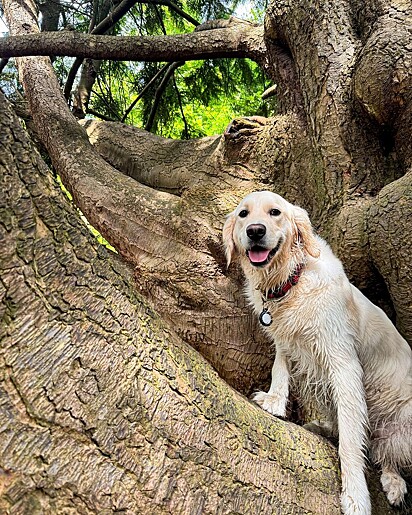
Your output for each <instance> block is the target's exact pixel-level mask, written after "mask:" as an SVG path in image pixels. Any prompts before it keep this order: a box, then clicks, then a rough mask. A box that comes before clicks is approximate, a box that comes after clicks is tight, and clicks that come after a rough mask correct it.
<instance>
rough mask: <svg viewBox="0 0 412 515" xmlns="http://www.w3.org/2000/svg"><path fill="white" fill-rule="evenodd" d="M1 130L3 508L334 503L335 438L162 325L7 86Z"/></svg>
mask: <svg viewBox="0 0 412 515" xmlns="http://www.w3.org/2000/svg"><path fill="white" fill-rule="evenodd" d="M0 134H1V135H2V137H1V138H0V155H1V159H0V188H1V191H2V192H3V196H2V204H1V207H0V209H1V213H2V215H3V216H1V217H0V236H1V238H2V242H4V243H5V244H3V245H1V246H0V272H1V273H0V278H1V279H0V313H1V319H0V334H1V336H2V345H1V347H0V420H1V424H0V472H1V476H0V478H1V482H0V486H1V488H0V511H1V512H2V513H33V509H34V510H35V512H37V511H38V510H39V509H40V510H41V511H42V512H46V513H67V512H68V511H69V512H71V513H115V512H119V511H123V512H125V513H136V514H137V513H153V514H159V515H160V514H166V513H194V512H195V511H198V510H199V506H200V507H202V510H204V512H205V513H221V514H224V515H228V514H230V513H234V512H236V513H246V512H247V513H249V514H250V515H260V514H262V513H270V512H272V509H273V507H274V506H276V509H281V510H282V511H285V512H290V510H293V511H296V510H298V512H306V513H318V514H320V513H322V514H323V515H338V514H339V483H340V480H339V466H338V460H337V452H336V449H335V448H334V447H333V446H332V445H331V444H330V443H328V442H327V441H325V440H324V439H321V438H319V437H317V436H315V435H313V434H311V433H309V432H307V431H305V430H304V429H302V428H300V427H298V426H295V425H293V424H290V423H288V422H284V421H281V420H278V419H275V418H273V417H271V416H270V415H269V414H267V413H265V412H264V411H263V410H261V409H260V408H258V407H256V406H254V405H252V404H251V403H250V402H248V401H247V400H246V399H245V398H244V397H243V396H241V395H240V394H239V393H237V392H235V391H234V390H233V389H231V388H230V387H229V386H228V385H227V384H226V383H224V382H223V381H222V380H221V379H220V378H219V377H218V375H217V374H216V372H215V371H213V370H212V368H211V367H210V365H208V364H207V363H206V361H205V360H203V359H202V358H201V356H200V355H199V354H198V353H197V352H196V351H194V350H193V349H192V348H190V347H189V346H187V345H185V344H184V342H182V341H181V340H180V339H179V338H177V337H176V334H175V333H174V332H171V331H170V330H168V329H167V327H165V325H164V324H163V323H162V321H161V320H160V319H159V317H158V316H157V315H156V314H155V313H154V312H153V310H152V308H151V306H150V305H148V303H147V302H146V301H144V300H143V299H141V298H140V297H139V296H138V295H136V292H135V291H134V288H133V287H132V286H131V285H132V284H133V275H132V271H131V270H130V269H129V268H128V267H126V266H125V265H124V264H122V263H121V262H119V261H118V260H117V259H116V257H115V256H113V255H112V256H111V255H109V253H108V252H105V251H104V249H101V248H98V246H97V244H96V242H95V241H94V240H93V238H92V237H91V235H90V234H88V232H87V231H85V229H84V227H83V226H82V224H81V222H80V220H79V218H78V216H77V215H76V212H75V210H74V208H73V206H71V205H69V204H68V202H67V201H66V199H65V198H63V194H62V192H61V190H60V189H59V188H58V187H57V185H56V184H55V183H53V181H52V179H51V174H50V172H49V170H48V169H47V168H46V166H45V165H44V163H43V162H42V161H41V159H40V157H39V155H38V154H37V152H36V151H35V150H34V148H33V147H32V145H31V143H30V141H28V139H27V137H26V136H25V134H24V132H23V130H22V128H21V126H19V122H18V120H17V119H16V117H15V116H14V115H13V113H12V111H11V109H10V107H9V106H8V105H7V104H6V102H5V100H4V97H3V96H1V97H0ZM6 215H7V216H6ZM319 507H321V508H320V509H319ZM245 510H247V511H245ZM381 513H385V512H381Z"/></svg>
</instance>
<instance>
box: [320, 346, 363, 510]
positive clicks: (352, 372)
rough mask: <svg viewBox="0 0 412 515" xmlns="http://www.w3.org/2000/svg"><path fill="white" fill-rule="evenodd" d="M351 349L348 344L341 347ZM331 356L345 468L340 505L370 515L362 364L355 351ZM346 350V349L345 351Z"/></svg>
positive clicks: (340, 446) (343, 508)
mask: <svg viewBox="0 0 412 515" xmlns="http://www.w3.org/2000/svg"><path fill="white" fill-rule="evenodd" d="M345 346H346V349H347V350H348V351H350V350H351V349H350V347H349V348H348V345H347V343H345V344H343V343H342V348H343V349H344V348H345ZM342 348H340V349H339V351H340V352H336V353H334V355H333V356H330V361H331V362H330V363H329V371H330V381H331V386H332V390H333V397H334V401H335V404H336V408H337V415H338V429H339V457H340V462H341V471H342V495H341V506H342V511H343V513H344V514H345V515H370V513H371V505H370V499H369V491H368V486H367V484H366V479H365V472H364V470H365V458H364V450H365V446H366V441H367V434H366V431H367V406H366V400H365V393H364V388H363V383H362V374H363V372H362V367H361V365H360V363H359V360H358V358H357V355H356V351H355V350H354V348H353V347H352V352H350V353H349V352H348V353H346V352H342ZM346 349H345V350H346Z"/></svg>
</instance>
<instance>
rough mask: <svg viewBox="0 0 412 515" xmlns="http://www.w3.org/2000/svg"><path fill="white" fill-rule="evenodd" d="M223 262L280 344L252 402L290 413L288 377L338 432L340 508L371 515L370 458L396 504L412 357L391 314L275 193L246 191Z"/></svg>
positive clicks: (408, 431)
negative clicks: (268, 378)
mask: <svg viewBox="0 0 412 515" xmlns="http://www.w3.org/2000/svg"><path fill="white" fill-rule="evenodd" d="M223 245H224V249H225V254H226V259H227V265H228V266H229V264H230V262H231V261H232V260H233V259H235V258H236V259H237V260H238V261H239V263H240V265H241V267H242V269H243V272H244V275H245V277H246V285H245V291H246V296H247V298H248V300H249V301H250V303H251V305H252V306H253V309H254V311H255V312H256V314H257V315H258V316H259V320H260V322H261V324H262V326H263V328H264V330H265V331H266V333H267V334H268V336H269V337H270V339H271V340H272V341H273V343H274V344H275V348H276V356H275V361H274V364H273V368H272V382H271V385H270V388H269V391H268V392H258V393H256V394H255V395H254V398H253V400H254V401H255V402H257V404H259V405H260V406H261V407H262V408H263V409H264V410H266V411H268V412H269V413H271V414H273V415H275V416H277V417H285V416H286V406H287V402H288V395H289V383H290V381H291V380H292V381H293V383H294V384H295V388H296V389H297V392H298V394H299V396H300V397H301V398H302V400H305V399H306V400H310V401H312V403H313V401H314V400H315V401H316V402H317V403H318V405H319V410H320V412H321V413H322V416H323V417H324V418H325V425H328V426H330V427H331V428H333V430H334V431H335V432H336V434H339V457H340V462H341V472H342V493H341V508H342V512H343V513H344V514H345V515H352V514H356V515H369V514H370V513H371V503H370V497H369V491H368V487H367V484H366V479H365V454H366V452H367V451H368V452H369V453H370V458H371V460H372V461H373V462H375V463H376V464H378V465H379V466H380V467H381V484H382V487H383V490H384V491H385V493H386V495H387V498H388V500H389V502H390V503H391V504H392V505H395V506H397V505H400V504H401V503H402V502H403V499H404V496H405V493H406V483H405V481H404V479H403V478H402V476H401V475H400V471H401V470H402V469H408V468H410V467H411V466H412V351H411V348H410V347H409V345H408V343H407V342H406V340H405V339H404V338H402V336H401V335H400V334H399V333H398V331H397V330H396V328H395V327H394V325H393V324H392V322H391V321H390V320H389V318H388V317H387V316H386V315H385V313H384V312H383V311H382V310H381V309H380V308H378V307H377V306H375V305H374V304H372V303H371V302H370V301H369V300H368V299H367V298H366V297H365V296H364V295H363V294H362V293H361V292H360V291H359V290H358V289H357V288H356V287H355V286H353V285H352V284H351V283H350V282H349V280H348V278H347V277H346V275H345V272H344V269H343V266H342V263H341V262H340V260H339V259H338V258H337V257H336V256H335V255H334V254H333V252H332V250H331V249H330V247H329V246H328V244H327V243H326V242H325V241H324V240H323V239H321V238H320V237H319V236H317V235H315V233H314V231H313V228H312V225H311V223H310V220H309V217H308V214H307V212H306V211H305V210H304V209H302V208H300V207H298V206H296V205H292V204H290V203H289V202H287V201H286V200H285V199H284V198H283V197H281V196H280V195H277V194H275V193H272V192H269V191H258V192H254V193H251V194H249V195H247V196H246V197H245V198H244V199H243V200H242V201H241V202H240V204H239V205H238V207H237V208H236V209H235V210H234V211H233V212H232V213H230V214H229V215H228V217H227V220H226V222H225V224H224V227H223Z"/></svg>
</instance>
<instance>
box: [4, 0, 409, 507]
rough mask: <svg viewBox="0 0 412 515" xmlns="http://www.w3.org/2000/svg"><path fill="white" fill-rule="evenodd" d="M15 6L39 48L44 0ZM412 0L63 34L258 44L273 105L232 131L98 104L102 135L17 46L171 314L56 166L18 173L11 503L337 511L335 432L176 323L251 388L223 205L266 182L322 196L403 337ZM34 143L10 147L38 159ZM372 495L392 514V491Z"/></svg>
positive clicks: (96, 197)
mask: <svg viewBox="0 0 412 515" xmlns="http://www.w3.org/2000/svg"><path fill="white" fill-rule="evenodd" d="M3 5H4V8H5V11H6V14H7V16H8V19H9V23H10V28H11V33H12V34H28V33H29V35H27V36H24V37H23V36H22V39H18V38H17V39H13V37H11V38H9V41H7V42H3V43H1V44H0V51H1V49H2V48H5V47H8V48H9V49H11V50H10V52H11V55H12V54H13V52H14V53H15V54H16V55H28V54H29V53H30V50H27V48H26V49H24V45H25V44H26V45H27V42H28V41H30V42H33V40H34V39H36V38H37V36H36V34H35V31H36V28H35V26H34V25H33V18H31V17H30V16H28V17H27V13H26V14H24V12H22V11H24V9H30V6H31V2H30V1H29V0H27V2H26V3H25V5H24V6H22V5H21V4H20V3H19V2H12V1H11V0H4V1H3ZM409 8H410V7H409V2H398V1H397V2H389V1H388V2H386V1H382V2H370V3H368V5H367V7H365V8H364V7H363V3H362V4H361V3H360V2H358V1H356V0H352V1H349V0H340V1H339V2H331V1H330V0H323V1H321V2H318V3H317V8H316V9H315V8H313V6H312V5H311V3H310V2H306V1H304V0H302V1H296V0H294V1H288V0H284V1H281V2H272V3H271V4H270V6H269V8H268V11H267V16H266V21H265V28H264V39H263V37H262V34H263V31H262V29H261V28H259V27H250V26H249V25H247V24H239V23H237V22H233V21H224V22H221V23H217V24H216V28H213V26H212V27H211V26H207V27H204V28H206V29H207V30H204V31H202V30H199V31H197V32H195V33H193V34H189V35H184V36H181V37H180V36H179V37H175V38H172V39H169V38H162V37H159V38H152V39H151V40H150V41H148V40H147V39H145V38H143V39H142V38H140V39H136V40H134V42H133V41H131V40H128V41H127V42H126V41H124V40H122V44H121V45H119V43H117V42H115V41H110V42H108V41H107V40H104V39H95V38H98V36H95V37H94V38H90V39H88V41H89V44H88V45H87V46H85V45H83V43H82V41H81V39H82V38H81V37H80V35H76V34H75V35H73V36H70V40H69V38H66V41H65V42H62V44H63V43H64V44H65V45H66V47H70V46H71V45H72V49H71V52H72V53H71V54H70V55H77V54H79V52H80V54H79V55H82V56H84V55H87V56H88V57H92V58H102V57H103V55H104V53H105V52H106V55H107V52H112V55H113V56H114V57H115V58H122V56H123V57H124V55H125V52H126V53H127V52H129V56H132V57H133V58H140V56H141V55H142V54H143V53H145V56H146V57H145V59H147V60H150V59H153V60H157V59H160V60H163V59H165V60H178V59H180V58H184V59H186V60H187V59H191V58H192V59H195V58H199V57H202V56H203V57H204V56H208V57H210V56H213V55H215V56H218V55H219V56H221V55H224V56H249V57H252V58H254V59H255V60H256V61H257V62H259V64H261V66H263V67H265V69H266V71H267V72H268V74H269V75H270V76H271V77H272V79H273V80H274V81H275V82H276V83H277V85H278V88H277V91H278V95H279V106H280V107H279V109H280V112H279V115H278V116H276V117H275V118H272V119H268V120H263V119H260V118H259V119H255V118H253V117H252V118H244V119H239V120H234V121H233V122H232V123H231V125H230V127H229V128H228V129H227V132H226V134H225V135H224V136H222V137H215V138H205V139H202V140H195V141H187V142H183V141H172V140H165V139H162V138H158V137H156V136H154V135H151V134H148V133H146V132H144V131H139V130H136V129H134V128H131V127H126V126H124V125H121V124H116V123H106V122H86V123H85V128H86V130H87V133H88V135H89V137H90V141H91V143H92V144H93V147H92V146H91V145H90V144H89V142H88V140H87V137H86V134H85V132H84V130H83V129H82V128H81V127H79V126H78V124H77V123H76V121H75V119H74V118H73V116H72V115H71V114H70V112H69V111H68V109H67V106H66V104H65V103H64V100H63V98H62V96H61V93H60V90H59V88H58V85H57V82H56V80H55V77H54V75H53V72H52V69H51V67H50V64H49V62H48V60H47V59H46V58H37V59H33V58H21V59H20V60H19V70H20V74H21V79H22V82H23V84H24V87H25V91H26V95H27V98H28V100H29V103H30V105H31V111H32V114H33V118H34V122H35V124H36V126H37V128H38V132H39V135H41V137H42V140H43V143H44V145H45V146H46V148H47V149H48V152H49V154H50V157H51V159H52V162H53V166H54V167H55V168H56V170H57V171H58V173H59V174H60V175H61V177H62V179H63V181H64V183H65V184H66V186H67V187H68V188H69V190H70V191H71V192H72V194H73V196H74V199H75V202H76V204H77V205H78V206H79V207H80V208H81V210H82V211H83V212H84V213H85V215H86V216H87V218H88V219H89V220H90V221H91V222H92V223H93V225H95V226H96V227H97V228H98V229H99V230H100V231H101V232H102V233H103V234H104V235H105V236H106V237H107V238H108V240H109V241H110V242H111V243H112V244H113V245H114V246H115V247H116V248H117V249H118V250H119V252H120V254H121V255H122V256H123V257H124V258H125V260H126V261H127V262H129V263H130V264H131V265H132V266H133V276H134V280H135V282H136V284H137V286H138V289H139V290H140V292H141V293H142V294H143V295H144V296H145V297H146V298H147V299H148V302H150V303H151V306H152V308H154V309H155V310H157V311H158V312H159V313H160V314H161V317H162V320H161V321H160V320H159V319H158V317H157V316H156V315H155V314H154V311H152V308H148V306H147V304H146V301H143V300H142V299H136V298H135V296H134V295H135V294H134V293H133V291H132V286H131V285H132V280H131V271H130V270H128V269H126V268H125V266H124V265H121V264H120V263H119V262H118V260H117V259H115V258H113V257H108V256H105V257H103V256H102V255H101V251H99V252H98V251H97V250H96V248H94V247H92V246H91V243H90V241H89V240H87V237H86V235H85V233H84V232H83V233H82V232H80V230H79V228H78V225H77V223H78V222H76V221H75V217H74V216H73V213H71V212H70V210H69V208H68V207H67V206H66V207H65V208H64V211H63V207H61V206H62V205H63V204H62V201H61V200H59V199H58V197H57V195H56V193H54V194H53V193H51V191H50V186H49V190H48V191H47V192H46V193H44V194H40V191H39V189H40V188H41V184H43V182H44V184H46V183H47V179H46V176H45V175H44V168H43V167H42V166H41V165H38V167H39V169H38V171H37V173H42V174H43V175H41V177H43V179H42V181H43V182H41V181H40V180H38V179H36V182H35V179H34V178H28V179H26V178H25V181H28V182H27V183H26V189H25V190H24V191H23V189H22V185H21V183H19V182H17V183H14V184H13V188H12V187H11V183H10V185H9V182H7V181H10V179H9V178H8V179H7V181H6V184H8V185H9V186H8V189H7V191H10V192H11V194H13V195H17V196H16V197H13V198H12V199H11V200H10V203H9V204H8V207H7V208H6V214H7V216H6V218H5V220H6V223H5V227H6V229H7V231H9V233H8V234H9V237H10V241H13V242H15V243H14V246H10V244H9V246H3V247H2V252H3V253H4V252H5V253H6V256H5V262H6V265H5V266H4V267H3V270H4V273H5V274H6V272H7V275H4V277H5V278H6V277H8V278H9V279H8V280H7V281H8V282H7V281H6V279H4V280H3V275H2V281H3V288H5V295H4V303H3V309H4V311H5V316H4V320H7V321H8V322H9V325H8V332H9V333H7V334H8V336H7V339H6V345H5V346H3V348H6V349H7V353H6V354H5V358H4V360H5V361H4V370H5V372H4V377H5V379H4V384H5V393H4V398H5V406H6V408H5V409H6V418H5V420H9V421H10V425H7V424H6V426H5V427H6V429H5V430H6V431H10V438H9V440H4V439H3V441H7V442H10V444H5V445H10V451H8V450H7V449H8V448H7V447H6V448H5V449H4V450H3V451H2V454H3V455H4V456H5V461H4V463H5V464H6V465H5V468H8V469H10V470H11V473H10V474H8V475H7V474H5V475H4V476H3V477H5V479H4V481H3V480H2V481H3V483H4V485H5V486H4V489H5V491H7V492H8V493H7V495H5V496H4V499H5V500H6V501H5V502H9V504H13V503H19V502H22V503H23V505H24V503H26V502H32V503H34V504H33V505H36V503H37V505H39V506H41V505H44V506H46V507H49V506H50V510H51V511H53V509H54V508H55V507H57V508H59V509H60V508H61V506H63V505H62V504H58V505H57V504H54V505H53V503H66V502H67V503H68V506H70V507H74V508H75V509H79V510H81V509H82V510H83V511H85V512H87V510H89V511H90V512H93V511H95V510H97V511H99V510H108V511H109V512H111V511H114V510H115V509H118V510H122V509H124V510H125V511H128V510H129V511H130V512H131V513H132V512H138V513H139V512H147V511H149V512H153V513H157V512H167V511H172V512H174V513H186V512H192V511H195V510H198V511H199V512H204V513H226V512H227V513H229V512H241V513H246V512H252V513H272V512H274V513H281V512H285V513H303V512H309V513H328V514H330V513H338V512H339V503H338V489H339V479H338V476H337V468H336V461H335V454H334V450H333V449H332V447H331V446H330V445H329V444H327V443H325V442H324V441H321V440H319V439H318V438H316V437H314V436H312V435H309V434H308V433H307V432H305V431H304V430H302V429H299V428H297V427H296V426H293V425H291V424H287V423H284V422H282V421H279V420H276V419H273V418H271V417H269V416H266V415H265V414H264V413H262V412H261V411H259V410H257V409H256V408H255V407H254V406H252V405H251V404H249V403H248V402H247V401H246V400H245V399H244V398H242V397H241V396H240V395H238V394H237V393H235V392H234V391H232V390H231V389H230V388H229V387H228V386H227V385H226V384H225V383H223V382H222V381H221V380H220V379H219V378H218V377H217V375H215V374H214V373H213V372H212V371H211V369H210V368H209V366H208V365H207V364H206V363H205V362H203V361H202V360H201V358H200V357H199V356H198V355H197V354H196V352H194V351H193V349H191V348H189V347H186V346H185V344H184V343H183V342H182V340H183V341H185V342H188V343H190V344H191V345H192V346H193V347H195V349H198V350H199V351H200V352H201V353H202V354H203V355H204V356H205V357H206V358H207V359H208V360H209V361H210V363H212V365H213V366H214V367H215V368H216V370H217V371H218V372H219V374H220V375H221V377H223V378H224V379H225V380H226V381H227V382H228V383H229V384H230V385H232V386H234V387H235V388H237V389H238V390H239V391H241V392H243V393H246V394H248V393H249V392H250V391H251V390H253V389H255V388H256V387H258V386H260V385H261V384H262V383H264V382H265V381H266V380H267V377H268V374H269V371H270V362H271V359H272V357H271V355H270V348H269V345H268V343H267V342H266V341H265V340H264V338H263V336H262V334H261V333H260V331H259V329H258V328H257V324H256V320H255V319H254V317H252V316H251V314H250V312H249V310H248V308H247V307H246V306H245V302H244V300H243V296H242V286H241V277H240V273H239V270H238V269H237V268H236V266H235V267H233V268H232V267H231V268H230V269H229V270H227V269H226V266H225V260H224V255H223V252H222V248H221V243H220V231H221V227H222V225H223V220H224V215H225V214H226V213H228V212H229V211H231V209H232V208H233V207H234V206H235V205H236V203H237V202H238V200H239V199H240V198H241V197H243V196H244V195H245V194H246V193H248V192H249V191H252V190H256V189H267V188H270V189H274V190H275V191H277V192H278V193H280V194H282V195H284V196H285V197H286V198H287V199H288V200H289V201H291V202H296V203H299V204H300V205H302V206H304V207H305V208H307V209H308V210H309V211H310V213H311V218H312V221H313V222H314V224H315V226H316V227H317V229H318V230H319V232H320V233H321V235H322V236H324V237H325V238H326V239H327V240H328V241H329V242H330V243H331V245H332V246H333V248H334V250H335V251H336V252H337V253H338V254H339V256H340V257H341V258H342V260H343V261H344V264H345V266H346V269H347V271H348V274H349V276H350V277H351V279H353V280H354V282H355V283H356V284H357V286H359V287H360V288H361V289H362V290H363V291H365V293H366V294H367V295H368V296H369V297H370V298H372V300H374V301H375V302H380V303H381V304H382V305H383V307H384V308H385V309H386V310H387V311H388V312H389V314H391V316H392V317H393V318H394V319H395V320H396V323H397V325H398V328H399V329H400V331H401V332H402V333H403V334H404V335H405V336H406V337H407V338H409V340H410V338H411V336H412V307H411V305H410V301H409V296H410V291H411V282H412V280H411V278H410V273H409V270H410V268H411V267H412V256H411V253H410V251H409V242H410V239H411V236H412V227H411V225H410V224H408V223H407V221H408V220H410V219H411V218H412V198H411V197H412V187H411V181H412V172H411V158H412V151H411V147H410V140H411V129H412V95H411V91H412V88H411V77H412V74H411V70H412V67H411V66H410V57H411V53H412V50H410V45H409V39H408V37H409V36H408V34H409V33H410V27H411V15H410V11H409V10H408V9H409ZM31 33H33V34H31ZM55 36H56V37H55ZM57 36H58V35H47V37H45V38H44V39H43V40H41V39H39V38H37V39H38V46H37V48H36V53H40V54H41V53H42V52H44V49H45V48H50V52H51V51H52V48H51V47H47V45H50V43H53V42H54V43H55V44H56V41H58V37H57ZM111 39H112V40H115V39H116V38H111ZM42 41H43V42H44V45H45V47H41V44H43V43H42ZM136 41H137V43H138V44H137V45H136V44H135V43H136ZM171 42H173V43H172V44H171ZM19 45H20V46H19ZM105 45H108V46H105ZM110 45H112V49H111V50H108V48H109V47H110ZM139 45H140V46H139ZM408 45H409V46H408ZM17 48H18V50H16V49H17ZM6 50H7V48H6ZM85 52H86V53H85ZM46 53H47V52H46ZM52 53H54V54H56V55H57V52H56V47H54V49H53V52H52ZM69 53H70V52H69ZM1 55H3V54H1ZM4 55H6V54H4ZM51 99H52V101H51ZM45 106H47V109H46V108H45ZM6 116H7V119H9V120H10V115H9V114H7V115H6ZM7 141H8V140H7ZM15 145H17V143H16V142H14V146H15ZM24 145H25V146H24ZM24 145H23V146H24V148H25V149H26V148H27V144H24ZM97 151H98V152H99V154H100V155H98V154H97ZM14 153H15V154H16V155H20V154H17V153H16V151H15V149H14ZM26 155H27V151H26V153H24V152H23V151H22V156H26ZM10 159H11V158H10ZM27 159H28V158H27V157H22V158H21V160H18V161H16V164H15V166H16V167H17V165H18V166H19V167H23V170H26V171H27V167H29V168H30V165H28V164H27ZM6 169H7V170H11V169H12V167H11V165H10V164H6ZM119 172H122V173H119ZM9 173H10V172H9ZM24 177H26V176H25V175H24ZM30 188H32V189H33V191H34V193H32V192H31V189H30ZM16 192H17V193H16ZM21 202H23V203H25V204H27V205H26V207H24V206H23V207H21ZM50 203H53V204H50ZM29 206H33V207H32V208H29ZM42 206H43V208H41V207H42ZM45 206H46V207H45ZM58 206H60V207H58ZM12 208H14V210H17V212H16V213H14V211H13V213H14V215H13V216H14V217H15V218H13V217H12V215H11V214H9V213H10V212H11V210H12ZM68 210H69V211H68ZM30 213H32V214H30ZM63 213H66V214H63ZM19 217H21V218H19ZM66 217H67V220H66ZM69 223H70V225H69ZM12 231H14V232H13V234H11V232H12ZM19 231H23V232H19ZM26 232H27V234H26ZM23 233H24V234H23ZM86 240H87V241H88V243H86ZM57 244H58V245H57ZM43 245H46V247H44V248H43ZM7 249H8V250H7ZM45 249H46V250H45ZM19 267H22V268H21V271H20V273H19V274H15V273H14V275H13V280H12V279H11V275H10V274H11V271H12V270H13V272H14V269H16V270H20V268H19ZM14 277H16V278H15V279H14ZM17 278H19V279H17ZM14 281H18V282H17V284H18V285H19V287H17V286H16V283H14ZM19 281H20V282H19ZM30 320H32V322H30ZM171 327H172V328H173V331H172V330H171V329H170V328H171ZM28 364H30V366H28ZM11 425H13V427H18V428H20V429H19V430H14V429H13V428H12V429H10V427H11ZM13 431H15V432H16V436H14V434H15V433H13ZM17 433H18V434H20V435H23V436H20V437H18V436H17ZM19 445H20V447H19ZM14 446H15V447H14ZM18 449H20V450H19V451H18ZM63 449H65V450H64V451H63ZM315 449H316V450H315ZM312 451H313V452H312ZM308 460H309V461H308ZM159 463H160V464H161V465H159ZM16 471H17V472H16ZM90 471H92V474H93V476H91V472H90ZM96 475H97V478H98V480H97V481H96ZM82 477H83V479H82ZM105 477H106V478H109V479H104V478H105ZM43 481H44V482H43ZM280 483H281V484H282V486H279V485H280ZM1 484H2V483H0V485H1ZM8 485H9V486H8ZM16 485H17V486H16ZM21 485H23V486H21ZM102 485H104V486H102ZM199 485H201V486H200V487H199ZM219 485H222V486H219ZM372 488H373V487H372ZM56 490H58V493H56ZM10 491H11V493H9V492H10ZM13 492H16V493H15V494H13ZM27 492H28V493H27ZM13 495H14V497H13ZM19 496H20V497H19ZM20 498H22V499H24V500H23V501H20ZM9 499H10V501H9ZM13 499H16V501H13ZM27 499H29V501H28V500H27ZM62 499H63V500H62ZM184 499H186V501H185V500H184ZM373 499H374V502H375V505H376V508H375V510H376V513H379V514H381V513H382V514H383V513H386V512H387V511H386V510H388V508H387V507H386V501H384V500H383V497H382V494H381V493H379V494H376V493H375V494H373ZM70 503H71V504H70ZM76 503H79V504H76ZM104 503H108V504H107V505H105V504H104ZM6 506H7V505H6ZM24 506H25V505H24ZM147 506H149V509H147ZM47 509H49V508H47ZM191 510H192V511H191ZM305 510H306V511H305ZM388 513H389V511H388Z"/></svg>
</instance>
